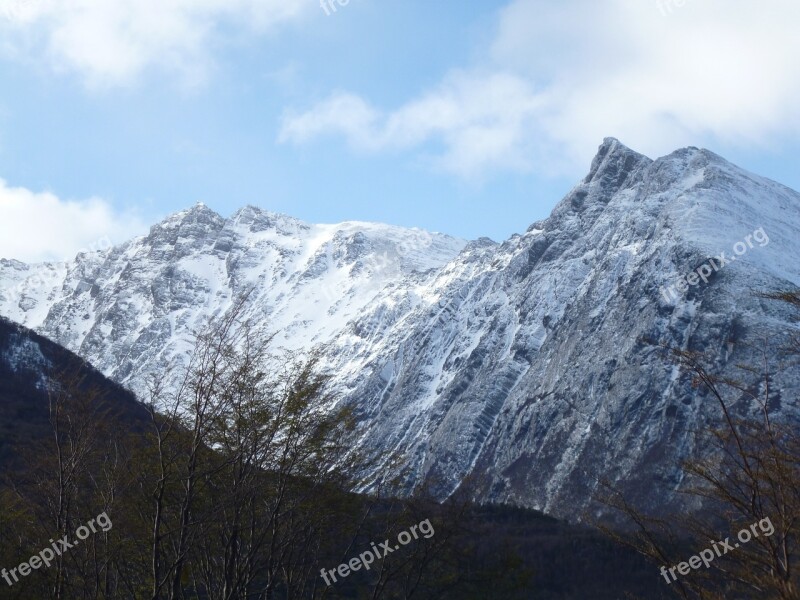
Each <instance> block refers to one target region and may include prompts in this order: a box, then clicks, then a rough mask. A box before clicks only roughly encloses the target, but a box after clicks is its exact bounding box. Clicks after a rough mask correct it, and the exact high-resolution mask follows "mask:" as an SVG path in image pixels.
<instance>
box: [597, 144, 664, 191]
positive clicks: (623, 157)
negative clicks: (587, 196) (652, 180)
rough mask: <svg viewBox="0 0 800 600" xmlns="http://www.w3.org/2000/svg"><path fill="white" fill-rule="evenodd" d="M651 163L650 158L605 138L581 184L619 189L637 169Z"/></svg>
mask: <svg viewBox="0 0 800 600" xmlns="http://www.w3.org/2000/svg"><path fill="white" fill-rule="evenodd" d="M651 162H653V161H652V160H651V159H650V158H648V157H646V156H645V155H644V154H639V153H638V152H636V151H634V150H631V149H630V148H628V147H627V146H626V145H625V144H623V143H622V142H620V141H619V140H618V139H616V138H613V137H607V138H605V139H604V140H603V143H602V144H600V147H599V148H598V150H597V154H596V155H595V157H594V160H592V167H591V169H590V171H589V174H588V175H587V176H586V178H585V179H584V180H583V183H585V184H588V183H592V182H599V183H600V184H601V185H603V186H604V187H606V186H613V187H619V186H621V185H622V184H623V183H624V182H625V181H626V180H627V179H628V177H629V176H630V175H631V174H632V173H633V172H634V171H635V170H636V169H637V167H640V166H643V165H648V164H650V163H651Z"/></svg>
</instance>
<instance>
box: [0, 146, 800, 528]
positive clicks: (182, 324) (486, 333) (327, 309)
mask: <svg viewBox="0 0 800 600" xmlns="http://www.w3.org/2000/svg"><path fill="white" fill-rule="evenodd" d="M164 223H166V225H164ZM759 228H761V230H762V231H763V232H764V235H765V236H766V240H767V243H766V244H758V245H757V244H751V247H750V248H747V249H746V252H745V253H744V254H742V255H741V256H739V255H737V256H736V259H737V260H736V262H730V263H729V264H727V265H726V266H724V267H723V268H722V269H721V270H719V272H717V270H716V269H715V270H714V273H713V276H710V277H709V278H708V281H707V282H704V283H703V284H702V285H692V286H686V289H685V290H683V291H681V292H680V293H679V294H677V295H675V296H674V297H670V296H668V295H667V296H664V295H663V294H662V293H661V291H662V290H663V289H664V288H665V287H667V286H670V285H673V284H674V282H675V281H676V280H678V279H680V278H681V277H684V276H685V275H687V274H689V273H691V272H693V271H694V270H695V269H697V268H698V267H699V266H700V265H702V264H705V263H706V262H707V261H708V260H709V259H710V258H711V257H713V256H718V254H719V253H720V252H728V253H729V254H730V253H731V248H732V247H736V246H735V244H737V243H739V242H741V241H742V240H745V239H747V238H746V236H747V235H750V236H751V238H752V234H753V232H754V231H756V230H757V229H759ZM798 239H800V194H798V193H797V192H794V191H792V190H790V189H789V188H786V187H785V186H781V185H780V184H777V183H775V182H772V181H770V180H767V179H765V178H762V177H759V176H757V175H754V174H751V173H749V172H747V171H744V170H742V169H740V168H738V167H736V166H735V165H732V164H731V163H729V162H727V161H725V160H724V159H723V158H722V157H719V156H717V155H716V154H714V153H712V152H709V151H707V150H700V149H697V148H692V147H689V148H684V149H680V150H677V151H675V152H673V153H671V154H669V155H667V156H665V157H661V158H658V159H656V160H652V159H650V158H648V157H646V156H644V155H641V154H639V153H637V152H635V151H633V150H631V149H630V148H627V147H626V146H624V145H623V144H622V143H620V142H619V141H618V140H616V139H614V138H606V139H605V140H604V141H603V144H602V145H601V146H600V148H599V150H598V153H597V155H596V156H595V159H594V160H593V161H592V165H591V167H590V170H589V173H588V175H587V176H586V177H585V178H584V179H582V180H581V181H580V182H579V183H578V184H577V185H576V186H575V187H574V188H573V189H572V190H571V191H570V192H569V193H568V194H567V195H566V196H565V197H564V198H563V199H562V200H561V201H560V202H559V203H558V204H557V205H556V207H555V208H554V209H553V211H552V213H551V215H550V216H549V217H548V218H547V219H543V220H540V221H537V222H535V223H533V224H532V225H531V226H530V227H528V229H527V230H526V231H525V232H524V233H522V234H514V235H513V236H511V237H510V238H509V239H507V240H505V241H503V242H501V243H495V242H492V241H491V240H488V239H486V238H481V239H479V240H475V241H472V242H465V241H463V240H456V239H455V238H450V237H449V236H444V235H442V234H429V233H427V232H423V231H421V230H408V229H403V228H396V227H391V226H386V225H380V224H367V223H359V222H345V223H342V224H338V225H310V224H305V223H303V222H302V221H299V220H296V219H293V218H292V217H286V216H284V215H278V214H277V213H269V212H268V211H262V210H261V209H258V208H256V207H243V208H242V209H239V210H238V211H237V212H236V213H234V215H233V216H232V217H230V218H228V219H225V218H223V217H221V216H220V215H218V214H217V213H215V212H214V211H211V209H208V207H205V206H204V205H196V206H195V207H192V209H188V210H187V211H181V213H176V215H173V216H172V217H168V219H167V220H165V221H162V223H161V224H157V225H155V226H154V227H153V228H152V229H151V231H150V234H149V235H148V236H143V237H142V238H137V239H136V240H133V241H131V242H128V243H126V244H123V245H121V246H118V247H116V248H113V249H111V250H109V251H107V252H106V253H98V254H94V255H91V256H83V257H79V258H78V259H77V260H76V261H74V262H73V263H70V264H69V265H62V266H54V265H44V266H39V267H37V268H39V269H47V270H49V272H51V273H55V274H56V276H55V277H54V280H55V281H56V282H57V283H56V285H53V286H50V287H47V286H39V288H38V289H35V290H33V291H28V292H27V293H26V294H23V295H22V296H21V298H20V299H19V301H18V302H16V303H15V302H12V301H11V300H9V299H8V298H7V295H6V294H4V295H3V297H2V298H0V314H6V315H8V316H11V317H12V318H15V317H17V318H18V319H19V320H22V321H23V322H24V321H25V320H26V319H27V320H28V323H30V324H32V325H34V326H35V327H36V328H37V330H40V331H41V332H42V333H45V334H46V335H48V336H51V337H53V339H55V340H56V341H59V342H61V343H63V344H65V345H66V346H68V347H70V348H71V349H75V350H77V351H78V352H79V353H81V354H82V355H84V356H87V357H89V358H90V359H92V360H97V361H99V362H98V364H99V365H100V366H101V368H102V370H103V371H104V372H106V373H107V374H110V375H111V376H112V377H113V378H114V379H116V380H118V381H121V382H124V383H126V384H128V385H130V386H131V387H133V388H134V389H135V390H137V391H139V393H140V394H141V393H142V390H143V389H144V385H143V379H144V377H145V376H146V375H147V373H149V372H152V371H153V369H157V368H159V367H161V366H162V365H163V364H164V362H165V361H168V360H174V359H178V360H179V359H180V358H181V357H182V356H184V355H185V353H186V352H187V351H188V348H189V336H188V333H187V332H188V331H190V330H191V329H192V328H195V327H198V326H199V325H200V324H201V323H202V321H203V319H206V318H214V317H215V316H218V315H220V314H222V313H224V311H225V310H227V308H228V307H229V306H230V302H231V299H232V298H233V297H234V296H235V295H236V294H237V293H241V292H243V291H244V290H247V289H252V290H254V292H253V293H254V296H253V298H252V300H251V301H250V302H249V303H248V307H247V310H246V316H247V317H250V318H254V319H256V320H257V321H259V322H262V323H265V324H267V326H268V327H272V328H273V330H275V331H277V332H279V334H280V335H279V340H278V343H279V345H284V346H285V347H287V348H290V349H295V350H301V351H308V350H310V349H311V348H313V347H317V348H320V349H321V351H322V357H323V360H322V365H323V366H324V367H325V368H326V369H327V370H329V372H330V373H331V374H332V375H333V385H335V387H336V389H337V391H338V392H339V394H340V397H341V399H342V401H347V402H351V403H353V405H354V406H355V407H356V409H357V414H358V415H359V417H360V423H361V439H360V443H361V444H362V446H363V447H364V448H365V449H367V450H368V451H371V452H374V453H376V455H380V454H382V453H384V452H389V453H394V454H399V455H401V456H404V457H406V458H407V459H408V465H409V467H410V471H409V474H408V477H407V480H406V484H407V486H408V489H409V490H410V489H412V488H413V487H414V486H416V485H418V484H420V483H421V482H429V483H432V484H433V487H434V489H435V490H437V492H438V493H439V495H441V496H447V495H449V494H450V493H452V492H453V491H454V490H455V489H457V488H458V487H459V486H460V485H461V482H462V481H464V480H465V479H466V478H468V477H469V478H471V479H477V483H476V484H475V485H476V491H475V494H476V499H478V500H480V501H487V502H505V503H511V504H519V505H522V506H526V507H529V508H534V509H538V510H544V511H546V512H550V513H552V514H555V515H557V516H565V515H567V514H572V512H573V511H576V510H578V511H579V510H581V509H583V508H587V507H588V506H589V504H590V502H589V498H590V496H591V493H592V491H593V490H594V489H595V487H596V485H597V482H598V481H599V479H600V478H609V479H611V480H612V481H616V482H619V483H621V484H622V485H623V486H624V487H626V489H627V490H628V491H629V492H630V493H631V494H632V495H633V496H635V497H638V498H640V499H641V500H642V502H643V503H644V504H646V505H647V504H649V505H650V506H651V507H653V508H656V509H659V508H666V507H676V506H679V505H680V503H681V502H682V500H681V499H680V494H679V493H678V492H679V490H680V486H681V481H680V478H679V469H678V465H679V464H680V461H681V460H682V459H684V458H686V457H687V456H688V455H690V454H691V453H692V452H694V451H696V450H697V446H696V444H697V441H696V440H695V439H694V433H693V432H694V430H695V428H696V427H697V426H698V425H701V424H710V423H713V422H714V419H716V418H717V415H716V414H715V412H714V407H713V405H712V403H710V402H706V400H707V399H706V398H705V397H704V395H703V393H702V392H698V391H697V390H694V389H692V387H691V385H690V381H689V380H688V379H687V378H686V376H685V375H684V374H682V373H680V372H679V371H676V370H675V368H674V367H672V366H670V365H668V364H666V363H665V362H664V360H663V358H661V357H659V356H657V355H656V353H655V351H654V350H653V349H652V348H649V347H647V346H644V345H642V343H641V341H640V340H641V339H643V338H648V339H653V340H656V341H658V342H659V343H662V344H665V345H669V346H675V347H681V348H687V349H698V350H701V351H707V352H709V353H710V354H711V355H712V356H713V357H714V360H715V367H716V368H718V369H719V372H720V373H723V374H725V375H728V376H732V375H733V374H734V373H735V371H736V369H735V365H736V364H738V363H743V364H747V363H748V362H749V363H753V361H755V359H756V353H754V352H753V350H752V349H748V348H746V347H745V346H746V344H744V342H745V341H746V340H747V339H748V336H752V335H754V333H755V332H759V333H760V334H764V335H771V336H775V337H776V338H779V337H780V336H781V335H783V334H784V333H785V332H786V331H788V330H791V329H792V328H796V323H794V322H793V321H792V318H791V316H790V315H789V314H788V313H787V312H786V311H785V310H783V309H782V308H780V307H776V306H773V305H770V304H768V303H767V302H765V301H763V300H762V299H759V298H757V297H755V296H753V295H751V294H749V291H750V290H752V289H760V290H765V291H771V290H775V289H785V288H787V287H795V286H798V285H800V248H799V247H798V244H797V240H798ZM28 268H29V269H32V268H33V267H28ZM24 271H25V269H24V266H20V264H12V263H10V262H9V261H5V262H2V263H0V281H2V282H3V285H2V288H3V289H5V288H6V287H7V286H8V285H9V283H10V284H13V283H15V282H19V281H20V279H23V280H24V278H23V277H22V276H21V275H20V273H22V272H24ZM62 273H63V278H62V279H59V277H60V275H61V274H62ZM6 282H9V283H6ZM37 319H38V320H39V322H38V324H37V322H36V321H37ZM731 340H735V341H736V343H735V344H733V346H731V344H730V342H731ZM798 389H800V382H799V381H798V378H797V376H796V375H794V374H792V373H783V374H780V375H776V379H775V391H774V393H775V394H776V406H777V407H778V408H777V409H776V410H777V413H776V415H777V416H778V417H780V418H784V419H794V418H796V417H797V411H796V406H793V405H792V404H791V403H790V402H785V401H783V398H784V396H785V397H790V396H791V395H792V394H794V393H796V391H797V390H798ZM739 409H740V410H741V411H743V414H744V413H746V411H747V410H749V408H748V407H747V406H745V405H744V404H742V406H740V407H739ZM396 474H397V473H396V472H394V471H393V470H392V468H390V465H389V464H388V463H386V464H383V465H381V466H380V467H379V468H377V469H376V470H375V473H374V474H373V475H374V483H375V484H377V483H378V482H379V481H380V480H381V479H382V478H383V477H386V478H388V477H391V476H393V475H396ZM655 490H658V491H657V492H656V491H655ZM662 505H663V506H662Z"/></svg>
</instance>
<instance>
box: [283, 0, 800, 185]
mask: <svg viewBox="0 0 800 600" xmlns="http://www.w3.org/2000/svg"><path fill="white" fill-rule="evenodd" d="M679 4H682V6H679ZM798 23H800V3H798V2H797V1H796V0H772V1H771V2H770V3H769V5H768V6H767V5H764V4H759V3H756V2H752V1H751V0H682V1H681V2H677V1H676V0H660V1H659V0H652V1H650V0H647V1H642V0H606V1H603V2H598V1H597V0H573V1H571V2H569V3H555V2H550V1H548V0H515V1H513V2H511V3H510V4H509V5H508V6H506V8H505V9H503V10H502V11H501V12H500V15H499V20H498V27H497V32H496V35H495V37H494V39H493V41H492V43H491V44H490V46H489V48H488V49H487V51H486V52H485V55H486V56H487V59H486V60H485V61H483V62H482V63H481V64H476V65H473V66H471V67H470V68H469V69H466V70H458V71H453V72H451V73H449V74H448V75H446V76H445V78H444V80H443V82H442V83H441V84H439V85H438V86H437V87H436V88H435V89H432V90H429V91H427V92H424V93H423V94H421V95H420V96H419V97H418V98H412V99H409V100H408V101H406V102H405V103H403V104H401V105H400V106H398V107H395V108H393V109H386V110H383V109H381V108H378V107H376V106H374V105H372V104H371V103H370V102H369V101H367V100H365V99H363V98H361V97H359V96H358V95H355V94H352V93H345V92H339V93H336V94H333V95H332V96H331V97H330V98H328V99H327V100H323V101H322V102H320V103H319V104H317V105H315V106H312V107H311V108H309V109H308V110H306V111H305V112H300V113H298V112H296V111H294V112H292V111H289V112H287V114H286V115H285V116H284V119H283V124H282V131H281V134H280V137H279V141H283V142H292V143H296V144H301V143H307V142H309V141H310V140H312V139H314V138H316V137H318V136H321V135H324V134H338V135H341V136H344V137H345V138H346V139H347V140H348V141H349V143H350V144H351V145H352V146H353V147H355V148H358V149H361V150H365V151H372V152H377V151H384V150H397V149H405V150H417V151H420V152H430V148H431V146H433V147H434V148H436V150H435V151H436V152H437V154H436V156H435V163H436V164H437V165H438V166H439V167H442V168H444V169H446V170H448V171H451V172H454V173H457V174H459V175H469V176H475V175H478V174H480V173H483V172H493V171H498V170H514V171H531V170H535V171H539V172H543V173H548V172H550V173H553V172H557V173H562V172H571V171H575V170H578V171H579V170H582V169H585V167H586V163H587V161H588V160H589V159H590V158H591V155H592V153H593V152H594V150H595V148H596V147H597V145H598V143H599V142H600V141H601V140H602V138H603V137H605V136H609V135H612V136H616V137H619V138H621V139H622V140H623V141H624V142H626V143H627V144H629V145H630V146H632V147H634V148H636V149H639V150H641V151H643V152H646V153H649V154H651V155H660V154H664V153H666V152H669V151H671V150H673V149H675V148H676V147H678V146H681V145H688V144H694V145H700V144H712V145H713V144H716V143H720V142H726V143H734V144H742V145H744V144H758V145H763V146H767V145H770V144H780V143H781V142H783V141H785V140H786V139H788V138H789V137H790V136H796V135H797V134H798V133H800V108H798V107H800V105H798V103H797V98H798V97H800V71H799V70H798V69H797V67H796V60H797V56H798V55H800V36H798V35H797V31H796V30H797V25H798Z"/></svg>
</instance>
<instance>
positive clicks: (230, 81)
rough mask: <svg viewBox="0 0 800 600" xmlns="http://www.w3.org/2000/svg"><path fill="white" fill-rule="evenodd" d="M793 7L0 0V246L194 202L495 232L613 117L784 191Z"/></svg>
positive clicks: (92, 237)
mask: <svg viewBox="0 0 800 600" xmlns="http://www.w3.org/2000/svg"><path fill="white" fill-rule="evenodd" d="M325 1H326V0H323V2H325ZM799 5H800V3H797V2H796V0H772V1H771V2H770V3H769V5H768V6H769V10H765V8H764V6H765V5H763V4H757V3H753V2H750V1H749V0H747V1H744V0H671V1H670V0H652V2H651V1H650V0H635V1H634V0H592V1H588V0H571V1H565V2H562V3H554V2H545V1H543V0H507V1H504V2H500V1H479V2H472V3H465V2H455V1H451V0H440V1H437V2H429V1H428V2H422V1H417V0H406V1H403V2H386V1H385V0H384V1H381V0H350V1H349V2H348V3H346V5H339V4H337V3H336V0H333V6H334V7H335V9H336V10H335V12H333V9H332V8H331V7H330V6H329V7H328V9H327V11H328V13H329V14H326V11H325V10H324V9H323V8H322V7H321V6H320V3H319V2H318V1H317V0H307V1H306V0H291V1H290V0H160V1H156V0H0V40H1V41H0V179H2V180H3V181H4V183H3V184H2V185H1V186H0V257H9V258H11V257H13V258H20V259H23V260H41V259H61V258H65V257H67V256H69V255H70V254H73V253H74V252H76V251H77V250H78V249H80V248H84V247H89V246H91V244H92V242H93V241H96V240H97V239H99V238H103V237H106V236H108V237H110V238H111V239H112V240H113V241H114V242H121V241H123V240H124V239H126V238H127V237H129V236H132V235H135V234H138V233H142V232H144V231H146V229H147V227H148V226H149V225H150V224H152V223H154V222H156V221H157V220H158V219H160V218H161V217H163V216H165V215H166V214H168V213H171V212H175V211H177V210H180V209H182V208H185V207H187V206H190V205H192V204H194V203H196V202H198V201H202V202H205V203H206V204H208V205H209V206H211V207H212V208H214V209H215V210H217V211H218V212H220V213H221V214H223V215H226V216H227V215H229V214H231V213H232V212H233V211H235V210H236V209H237V208H239V207H240V206H243V205H245V204H255V205H258V206H261V207H264V208H266V209H269V210H274V211H278V212H285V213H288V214H291V215H293V216H297V217H299V218H302V219H305V220H308V221H311V222H337V221H343V220H370V221H382V222H387V223H392V224H398V225H406V226H418V227H423V228H427V229H431V230H437V231H443V232H446V233H450V234H452V235H456V236H461V237H465V238H476V237H479V236H482V235H485V236H489V237H492V238H494V239H496V240H502V239H504V238H506V237H508V236H509V235H511V234H512V233H514V232H520V231H523V230H524V229H525V228H526V227H527V226H528V225H529V224H530V223H532V222H533V221H535V220H537V219H540V218H544V217H545V216H547V214H548V213H549V212H550V210H551V209H552V207H553V206H554V205H555V203H556V202H557V201H558V200H559V199H560V198H561V197H562V196H563V195H564V194H565V193H566V192H567V191H568V190H569V189H570V188H571V187H572V185H573V184H574V183H575V182H576V181H577V180H578V179H579V178H580V177H582V176H583V175H584V174H585V173H586V171H587V170H588V168H589V161H590V160H591V157H592V156H593V154H594V152H595V151H596V148H597V146H598V145H599V144H600V143H601V141H602V138H603V137H605V136H615V137H618V138H620V139H621V140H622V141H623V142H624V143H626V144H628V145H629V146H631V147H632V148H634V149H636V150H639V151H641V152H644V153H646V154H649V155H651V156H659V155H663V154H666V153H669V152H670V151H672V150H674V149H676V148H678V147H681V146H685V145H696V146H705V147H708V148H711V149H712V150H714V151H716V152H718V153H720V154H722V155H723V156H725V157H726V158H728V159H729V160H732V161H733V162H736V163H738V164H740V165H741V166H743V167H745V168H748V169H750V170H753V171H756V172H758V173H760V174H763V175H766V176H768V177H771V178H773V179H776V180H778V181H780V182H782V183H785V184H787V185H789V186H790V187H794V188H795V189H800V169H799V168H798V167H799V166H800V159H799V158H798V156H800V152H798V151H799V150H800V143H798V133H800V103H798V102H797V98H798V97H800V74H799V73H798V69H797V62H798V59H800V42H799V41H798V40H797V37H798V36H797V35H796V31H797V28H798V26H800V6H799Z"/></svg>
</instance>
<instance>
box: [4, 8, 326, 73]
mask: <svg viewBox="0 0 800 600" xmlns="http://www.w3.org/2000/svg"><path fill="white" fill-rule="evenodd" d="M3 2H4V10H3V9H2V8H0V33H1V34H3V35H4V37H7V39H6V40H5V45H6V46H7V50H8V48H9V47H10V48H11V51H13V52H14V53H15V55H17V56H19V55H23V56H24V55H26V54H27V55H33V56H39V55H44V56H45V57H46V58H48V59H49V60H50V61H51V63H52V64H53V65H54V66H55V67H56V68H59V69H63V70H66V71H75V72H78V73H79V74H80V75H81V76H83V77H84V78H85V80H86V82H87V83H88V84H89V85H91V86H97V87H107V86H114V85H128V84H130V83H132V82H134V81H136V79H137V78H138V77H139V76H140V75H141V74H142V73H143V72H144V71H145V70H146V69H148V68H150V67H154V66H156V67H159V68H162V69H165V70H167V71H169V72H171V73H177V74H178V75H179V76H180V77H182V78H183V79H184V80H185V82H188V83H197V82H201V81H202V80H203V79H204V78H205V76H206V74H207V71H208V69H209V67H210V65H211V64H213V61H212V56H211V48H212V47H213V45H214V44H215V43H216V42H217V41H218V39H219V38H218V35H219V34H220V32H221V30H222V29H223V28H224V27H226V26H232V27H233V29H234V30H236V31H248V32H263V31H265V30H267V29H269V28H270V27H272V26H274V25H276V24H278V23H281V22H284V21H288V20H291V19H294V18H296V17H298V16H299V15H300V14H302V13H303V12H304V11H305V10H306V9H307V8H308V7H310V6H311V5H312V4H313V3H312V2H311V0H3Z"/></svg>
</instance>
